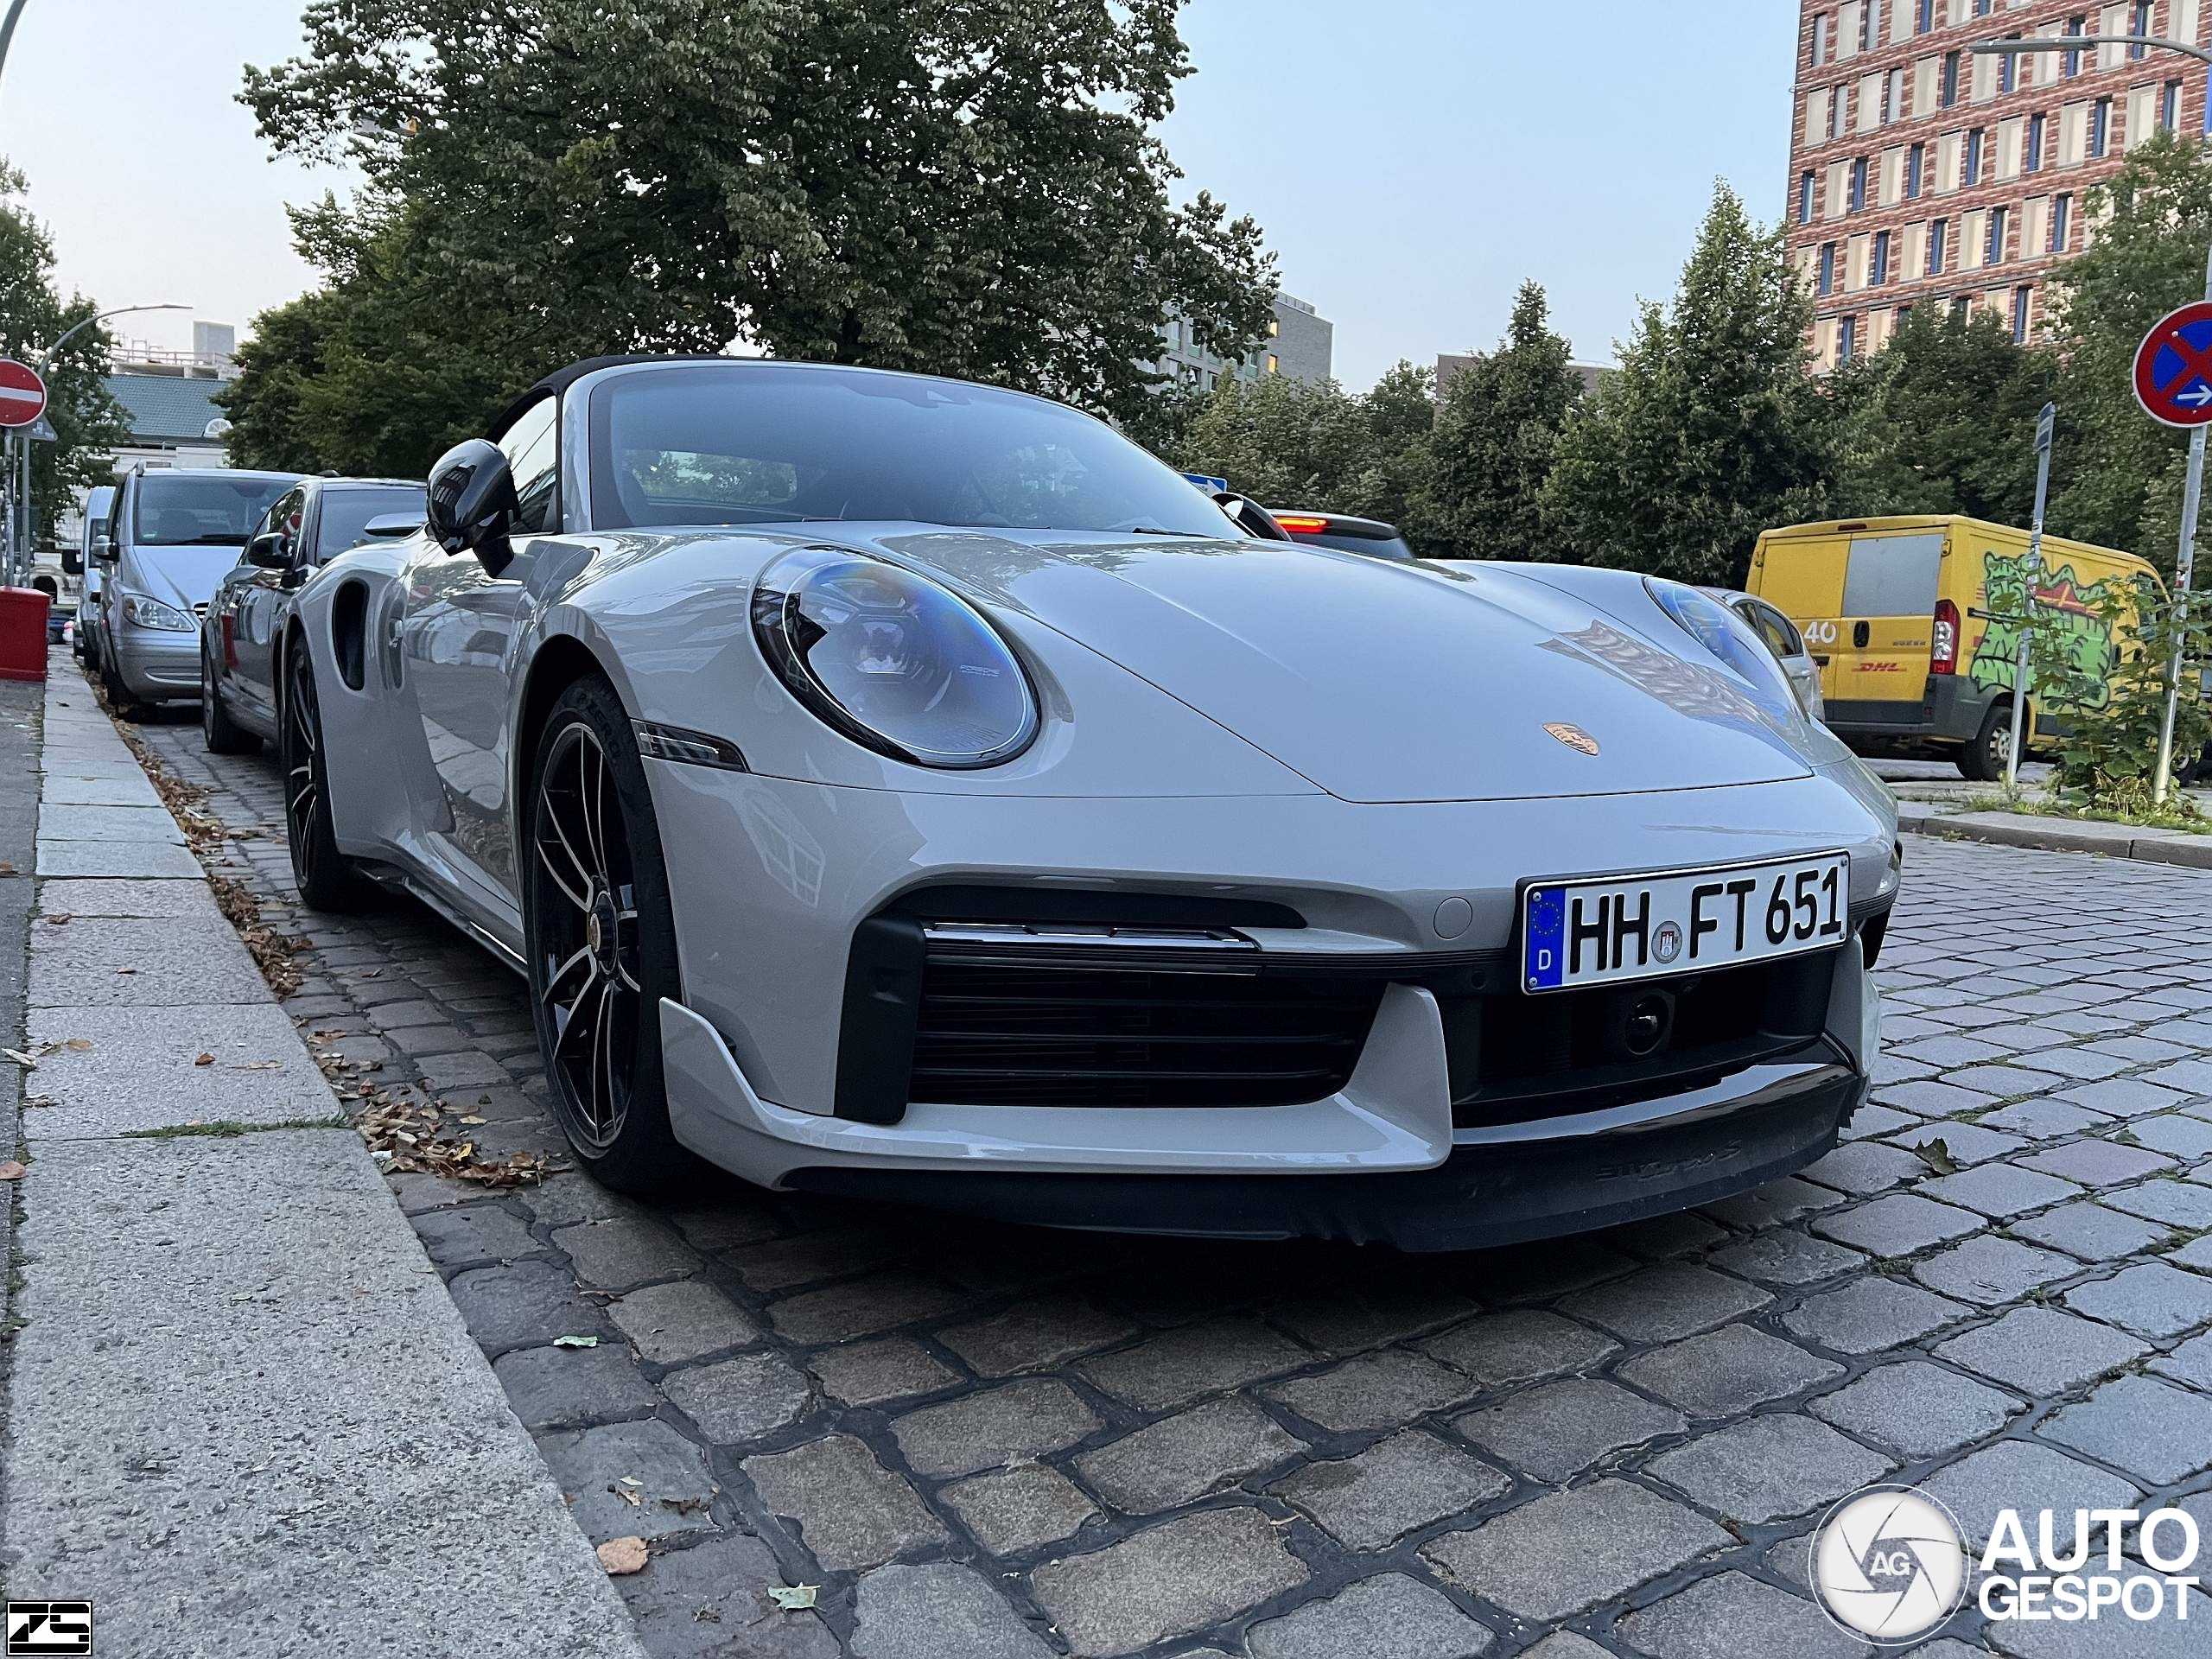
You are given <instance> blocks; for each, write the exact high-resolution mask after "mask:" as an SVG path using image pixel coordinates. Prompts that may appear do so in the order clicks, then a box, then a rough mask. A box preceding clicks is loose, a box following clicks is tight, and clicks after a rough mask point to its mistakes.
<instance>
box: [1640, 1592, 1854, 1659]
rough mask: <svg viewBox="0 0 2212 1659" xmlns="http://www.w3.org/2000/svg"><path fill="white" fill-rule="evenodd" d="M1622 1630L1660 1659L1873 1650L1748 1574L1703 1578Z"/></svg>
mask: <svg viewBox="0 0 2212 1659" xmlns="http://www.w3.org/2000/svg"><path fill="white" fill-rule="evenodd" d="M1620 1629H1621V1634H1622V1635H1623V1636H1624V1637H1626V1638H1627V1639H1628V1640H1629V1641H1630V1643H1634V1644H1635V1646H1636V1649H1637V1651H1638V1652H1641V1653H1648V1654H1650V1655H1651V1656H1653V1659H1744V1656H1745V1655H1747V1654H1788V1655H1789V1659H1861V1656H1863V1655H1865V1654H1866V1652H1867V1651H1868V1649H1867V1648H1866V1645H1865V1644H1864V1643H1860V1642H1859V1641H1858V1640H1856V1639H1855V1638H1853V1637H1850V1636H1847V1635H1846V1634H1845V1633H1844V1631H1843V1630H1841V1629H1840V1628H1839V1627H1838V1626H1837V1625H1835V1624H1833V1623H1831V1622H1830V1621H1829V1619H1828V1618H1827V1615H1826V1614H1825V1613H1823V1612H1821V1610H1820V1609H1819V1608H1818V1607H1816V1606H1815V1605H1813V1604H1812V1603H1811V1602H1809V1601H1807V1600H1804V1599H1801V1598H1799V1597H1796V1596H1793V1595H1791V1594H1790V1593H1789V1592H1788V1591H1786V1590H1779V1589H1777V1588H1776V1587H1775V1586H1772V1585H1770V1584H1764V1583H1761V1582H1760V1581H1759V1580H1757V1579H1753V1578H1749V1577H1747V1576H1745V1574H1744V1573H1719V1574H1717V1575H1716V1576H1714V1577H1713V1578H1709V1579H1700V1580H1699V1581H1698V1582H1697V1583H1695V1584H1694V1585H1692V1586H1689V1588H1688V1589H1687V1590H1678V1591H1676V1592H1675V1593H1674V1594H1673V1595H1671V1596H1669V1597H1667V1598H1665V1599H1663V1600H1660V1601H1656V1602H1654V1603H1653V1604H1652V1605H1650V1606H1649V1607H1646V1608H1643V1609H1642V1610H1641V1611H1637V1612H1634V1613H1631V1614H1630V1615H1629V1616H1628V1618H1624V1619H1623V1620H1622V1621H1621V1626H1620Z"/></svg>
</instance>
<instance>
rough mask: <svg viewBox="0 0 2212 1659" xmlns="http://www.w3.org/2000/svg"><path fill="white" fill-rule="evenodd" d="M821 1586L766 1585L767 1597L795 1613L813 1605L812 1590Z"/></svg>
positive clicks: (814, 1590)
mask: <svg viewBox="0 0 2212 1659" xmlns="http://www.w3.org/2000/svg"><path fill="white" fill-rule="evenodd" d="M821 1587H822V1586H820V1585H818V1584H772V1585H770V1586H768V1599H769V1600H771V1601H772V1602H774V1603H775V1604H776V1605H777V1606H779V1607H780V1608H782V1609H783V1610H784V1611H785V1612H787V1613H796V1612H798V1611H800V1610H801V1609H802V1608H806V1607H811V1606H813V1605H814V1592H816V1591H817V1590H819V1589H820V1588H821Z"/></svg>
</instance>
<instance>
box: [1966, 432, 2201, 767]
mask: <svg viewBox="0 0 2212 1659" xmlns="http://www.w3.org/2000/svg"><path fill="white" fill-rule="evenodd" d="M2057 428H2058V405H2057V404H2044V406H2043V417H2042V418H2041V419H2040V420H2038V421H2037V423H2036V517H2035V524H2034V525H2033V527H2032V528H2031V530H2030V531H2029V532H2028V591H2027V604H2026V607H2025V608H2024V609H2023V611H2022V612H2021V614H2020V648H2019V652H2018V658H2017V659H2016V660H2015V661H2014V663H2013V664H2012V747H2011V748H2010V749H2008V750H2006V751H2005V788H2006V789H2008V790H2017V789H2018V788H2019V786H2020V754H2021V750H2022V746H2023V745H2024V742H2025V741H2026V731H2025V728H2026V725H2027V708H2028V639H2029V635H2030V634H2031V632H2032V631H2033V628H2034V626H2035V619H2036V584H2037V582H2040V581H2041V580H2042V577H2043V510H2044V503H2045V502H2046V501H2048V500H2049V499H2050V440H2051V435H2052V434H2053V433H2054V432H2056V430H2057ZM2197 430H2198V431H2199V432H2200V433H2202V430H2203V429H2202V427H2200V428H2198V429H2197Z"/></svg>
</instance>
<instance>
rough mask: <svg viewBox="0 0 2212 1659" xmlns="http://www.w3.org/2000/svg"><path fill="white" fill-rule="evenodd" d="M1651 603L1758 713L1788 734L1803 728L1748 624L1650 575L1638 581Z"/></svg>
mask: <svg viewBox="0 0 2212 1659" xmlns="http://www.w3.org/2000/svg"><path fill="white" fill-rule="evenodd" d="M1643 586H1644V588H1645V589H1646V591H1648V592H1649V594H1650V595H1651V602H1652V603H1653V604H1655V605H1656V606H1657V607H1659V608H1660V609H1661V610H1662V611H1664V612H1666V613H1667V614H1668V615H1669V616H1670V617H1672V618H1673V619H1674V620H1675V624H1676V625H1677V626H1679V627H1681V630H1682V632H1684V633H1687V634H1688V635H1689V636H1690V638H1691V639H1694V640H1696V641H1697V642H1698V644H1700V645H1703V646H1704V647H1705V648H1706V650H1707V651H1708V652H1711V653H1712V654H1713V656H1715V657H1717V658H1719V659H1720V661H1721V662H1722V663H1723V664H1725V665H1726V666H1727V667H1728V668H1729V669H1731V670H1732V671H1734V673H1735V676H1736V677H1737V678H1738V679H1739V680H1741V681H1743V682H1744V683H1745V685H1747V686H1749V687H1750V688H1751V697H1752V701H1754V702H1757V703H1758V706H1759V710H1760V712H1761V713H1763V714H1764V715H1767V716H1768V718H1769V719H1770V720H1772V721H1774V722H1775V723H1776V724H1777V725H1778V726H1779V727H1780V728H1782V729H1783V731H1785V732H1788V733H1790V734H1800V733H1802V731H1803V730H1804V729H1805V711H1804V710H1803V709H1802V708H1800V707H1799V706H1798V702H1797V694H1796V691H1794V690H1791V689H1790V684H1789V676H1788V675H1787V674H1785V673H1783V669H1782V664H1780V663H1778V662H1777V661H1776V660H1775V658H1774V653H1773V652H1770V651H1769V650H1768V649H1767V648H1766V646H1765V645H1764V644H1763V643H1762V642H1761V641H1760V639H1759V637H1758V635H1757V634H1755V633H1753V632H1751V624H1750V623H1748V622H1746V621H1745V620H1743V619H1742V618H1740V617H1738V615H1737V614H1736V613H1734V612H1733V611H1732V610H1730V609H1729V608H1728V607H1726V605H1723V604H1721V603H1720V602H1719V601H1718V600H1713V599H1708V598H1707V596H1706V595H1705V594H1700V592H1698V590H1697V589H1696V588H1688V587H1685V586H1683V584H1682V583H1681V582H1667V581H1663V580H1662V579H1660V578H1659V577H1656V576H1647V577H1645V578H1644V581H1643Z"/></svg>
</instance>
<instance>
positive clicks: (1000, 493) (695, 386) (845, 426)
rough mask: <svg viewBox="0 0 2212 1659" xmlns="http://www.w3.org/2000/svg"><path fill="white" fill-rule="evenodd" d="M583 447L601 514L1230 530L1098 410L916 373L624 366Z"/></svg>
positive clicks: (608, 522)
mask: <svg viewBox="0 0 2212 1659" xmlns="http://www.w3.org/2000/svg"><path fill="white" fill-rule="evenodd" d="M591 459H592V516H593V518H594V519H595V520H596V521H597V523H598V524H599V525H600V527H601V528H603V529H622V528H627V527H632V526H645V525H655V524H791V523H794V522H796V521H798V520H802V519H810V518H811V519H896V520H901V521H911V522H916V523H920V524H950V525H958V526H962V527H963V528H968V527H973V528H983V529H1021V530H1091V531H1159V532H1164V533H1166V534H1170V535H1179V536H1234V535H1236V533H1237V532H1236V530H1235V529H1234V528H1233V527H1232V526H1231V525H1230V523H1229V521H1228V520H1227V519H1226V518H1224V517H1223V515H1222V512H1221V510H1220V509H1219V508H1218V507H1217V506H1215V505H1213V503H1212V502H1211V500H1210V499H1208V498H1207V497H1205V495H1203V494H1201V493H1199V492H1198V490H1197V489H1195V488H1193V487H1192V485H1191V484H1190V483H1189V482H1188V481H1187V480H1185V479H1184V478H1183V477H1182V476H1181V474H1177V473H1173V472H1171V471H1169V470H1168V469H1167V467H1165V466H1163V465H1162V464H1161V463H1160V462H1159V461H1154V459H1153V458H1152V457H1151V456H1150V455H1148V454H1146V453H1145V452H1144V451H1143V450H1141V449H1140V448H1137V446H1136V445H1135V444H1133V443H1131V442H1128V439H1126V438H1123V437H1122V436H1121V435H1119V434H1117V433H1116V432H1115V431H1114V430H1113V429H1112V428H1110V427H1109V426H1107V425H1105V424H1104V423H1103V422H1100V421H1095V420H1093V419H1091V418H1090V416H1088V415H1083V414H1079V413H1077V411H1076V410H1071V409H1068V408H1065V407H1064V406H1063V405H1061V404H1055V403H1051V402H1048V401H1047V400H1046V399H1044V398H1042V397H1027V396H1024V395H1023V394H1021V393H1019V392H1011V391H997V390H995V389H993V388H990V387H987V386H975V385H966V384H964V383H962V382H959V381H954V380H931V379H925V378H921V377H919V376H910V375H893V374H881V373H874V372H868V371H866V370H859V369H829V368H817V367H811V366H806V367H802V366H799V365H787V364H786V365H779V364H773V363H760V362H754V363H745V364H732V365H727V366H725V365H706V364H702V365H697V366H685V367H680V368H666V369H654V370H651V371H645V372H631V373H627V374H622V375H618V376H616V377H614V378H612V379H610V380H608V381H607V383H606V384H604V385H601V386H600V387H599V388H598V389H597V390H596V391H594V392H593V394H592V399H591Z"/></svg>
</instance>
